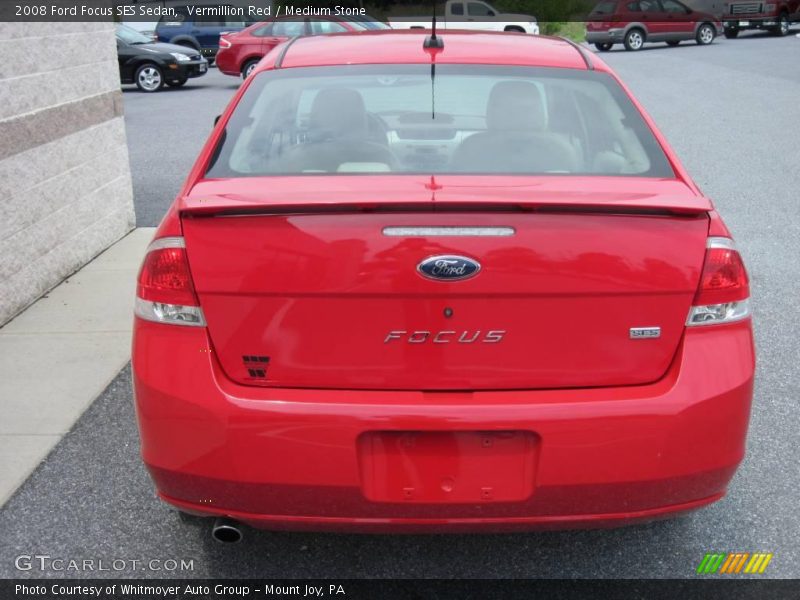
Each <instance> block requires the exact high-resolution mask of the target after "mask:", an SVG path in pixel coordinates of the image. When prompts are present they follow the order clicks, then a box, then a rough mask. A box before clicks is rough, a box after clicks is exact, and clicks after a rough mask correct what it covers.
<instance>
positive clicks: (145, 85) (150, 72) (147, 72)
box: [133, 63, 164, 94]
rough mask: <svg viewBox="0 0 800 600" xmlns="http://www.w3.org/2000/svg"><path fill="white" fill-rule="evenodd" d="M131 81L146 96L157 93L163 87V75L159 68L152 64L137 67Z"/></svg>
mask: <svg viewBox="0 0 800 600" xmlns="http://www.w3.org/2000/svg"><path fill="white" fill-rule="evenodd" d="M133 80H134V82H136V87H138V88H139V89H140V90H141V91H142V92H145V93H147V94H151V93H153V92H157V91H158V90H160V89H161V88H162V87H164V73H163V72H162V71H161V67H159V66H158V65H156V64H153V63H144V64H143V65H139V68H137V69H136V75H134V78H133Z"/></svg>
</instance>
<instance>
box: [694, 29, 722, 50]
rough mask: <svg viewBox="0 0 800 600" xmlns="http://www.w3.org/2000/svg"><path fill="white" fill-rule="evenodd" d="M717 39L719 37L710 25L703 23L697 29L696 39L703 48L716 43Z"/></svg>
mask: <svg viewBox="0 0 800 600" xmlns="http://www.w3.org/2000/svg"><path fill="white" fill-rule="evenodd" d="M715 37H717V33H716V32H715V31H714V28H713V27H712V26H711V25H710V24H709V23H703V24H702V25H700V27H699V28H698V29H697V36H696V38H695V39H696V40H697V43H698V44H700V45H701V46H708V45H709V44H710V43H711V42H713V41H714V38H715Z"/></svg>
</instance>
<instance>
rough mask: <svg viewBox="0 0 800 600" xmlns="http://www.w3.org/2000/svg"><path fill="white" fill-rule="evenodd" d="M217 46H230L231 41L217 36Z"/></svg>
mask: <svg viewBox="0 0 800 600" xmlns="http://www.w3.org/2000/svg"><path fill="white" fill-rule="evenodd" d="M219 47H220V49H224V48H230V47H231V43H230V42H229V41H228V40H226V39H225V38H224V37H221V38H219Z"/></svg>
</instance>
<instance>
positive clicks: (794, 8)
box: [722, 0, 800, 39]
mask: <svg viewBox="0 0 800 600" xmlns="http://www.w3.org/2000/svg"><path fill="white" fill-rule="evenodd" d="M798 21H800V0H764V1H761V0H758V1H755V2H753V1H747V2H728V3H726V4H725V12H724V14H723V15H722V22H723V23H724V24H725V37H726V38H728V39H733V38H735V37H736V36H737V35H739V32H740V31H742V30H744V29H766V30H768V31H771V32H772V33H773V34H774V35H787V34H788V33H789V28H790V27H791V25H792V23H796V22H798Z"/></svg>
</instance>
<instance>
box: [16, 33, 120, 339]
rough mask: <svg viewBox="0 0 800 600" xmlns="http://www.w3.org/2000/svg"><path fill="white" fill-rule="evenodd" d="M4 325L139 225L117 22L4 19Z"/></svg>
mask: <svg viewBox="0 0 800 600" xmlns="http://www.w3.org/2000/svg"><path fill="white" fill-rule="evenodd" d="M0 56H2V60H1V61H0V325H2V324H3V323H5V322H7V321H8V320H9V319H11V318H12V317H13V316H14V315H16V314H17V313H18V312H20V311H21V310H22V309H24V308H25V307H26V306H28V305H29V304H30V303H31V302H33V301H34V300H36V299H37V298H38V297H39V296H41V295H42V294H44V293H45V292H47V291H48V290H49V289H51V288H52V287H54V286H55V285H56V284H58V283H59V282H60V281H61V280H62V279H64V278H65V277H66V276H68V275H70V274H71V273H73V272H74V271H76V270H77V269H79V268H80V267H81V266H82V265H84V264H86V263H87V262H89V261H90V260H91V259H92V258H93V257H95V256H96V255H97V254H99V253H100V252H102V251H103V249H105V248H107V247H108V246H109V245H111V244H112V243H113V242H115V241H116V240H118V239H119V238H121V237H122V236H123V235H125V234H126V233H127V232H128V231H130V230H131V229H132V228H133V226H134V212H133V192H132V188H131V176H130V167H129V164H128V150H127V145H126V139H125V126H124V122H123V118H122V94H121V92H120V85H119V69H118V66H117V53H116V42H115V38H114V29H113V24H111V23H59V24H54V23H0Z"/></svg>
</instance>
